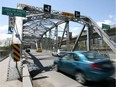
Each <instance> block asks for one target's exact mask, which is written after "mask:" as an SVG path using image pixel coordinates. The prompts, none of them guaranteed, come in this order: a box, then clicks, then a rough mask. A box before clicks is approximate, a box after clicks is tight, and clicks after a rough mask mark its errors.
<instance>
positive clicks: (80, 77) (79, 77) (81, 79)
mask: <svg viewBox="0 0 116 87" xmlns="http://www.w3.org/2000/svg"><path fill="white" fill-rule="evenodd" d="M75 79H76V81H77V82H79V83H81V84H86V79H85V75H84V74H83V73H81V72H77V73H76V74H75Z"/></svg>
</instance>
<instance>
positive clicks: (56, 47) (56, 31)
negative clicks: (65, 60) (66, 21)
mask: <svg viewBox="0 0 116 87" xmlns="http://www.w3.org/2000/svg"><path fill="white" fill-rule="evenodd" d="M55 36H56V44H55V49H58V26H56V29H55Z"/></svg>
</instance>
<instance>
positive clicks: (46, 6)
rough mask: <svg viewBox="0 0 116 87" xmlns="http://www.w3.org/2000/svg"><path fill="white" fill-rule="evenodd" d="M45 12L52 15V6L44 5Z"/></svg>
mask: <svg viewBox="0 0 116 87" xmlns="http://www.w3.org/2000/svg"><path fill="white" fill-rule="evenodd" d="M44 12H47V13H51V5H46V4H44Z"/></svg>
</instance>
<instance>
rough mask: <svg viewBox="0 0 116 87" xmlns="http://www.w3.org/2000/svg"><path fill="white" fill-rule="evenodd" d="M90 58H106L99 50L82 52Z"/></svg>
mask: <svg viewBox="0 0 116 87" xmlns="http://www.w3.org/2000/svg"><path fill="white" fill-rule="evenodd" d="M82 54H83V55H84V56H85V57H86V58H87V59H88V60H94V59H101V58H105V57H104V56H103V55H101V54H99V53H97V52H83V53H82Z"/></svg>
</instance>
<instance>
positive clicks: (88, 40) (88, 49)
mask: <svg viewBox="0 0 116 87" xmlns="http://www.w3.org/2000/svg"><path fill="white" fill-rule="evenodd" d="M90 30H91V28H90V26H89V25H88V29H87V51H90V45H91V44H90V41H91V38H90Z"/></svg>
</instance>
